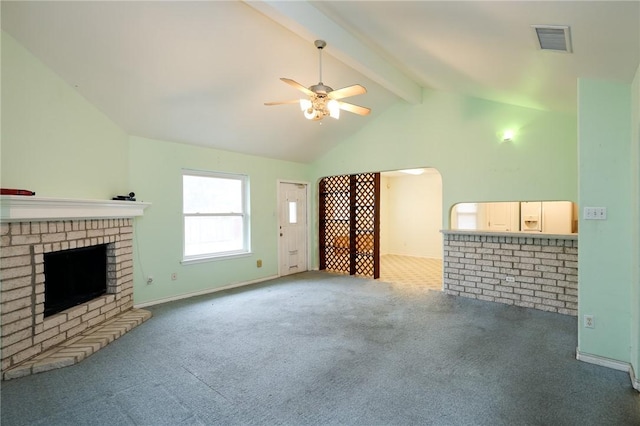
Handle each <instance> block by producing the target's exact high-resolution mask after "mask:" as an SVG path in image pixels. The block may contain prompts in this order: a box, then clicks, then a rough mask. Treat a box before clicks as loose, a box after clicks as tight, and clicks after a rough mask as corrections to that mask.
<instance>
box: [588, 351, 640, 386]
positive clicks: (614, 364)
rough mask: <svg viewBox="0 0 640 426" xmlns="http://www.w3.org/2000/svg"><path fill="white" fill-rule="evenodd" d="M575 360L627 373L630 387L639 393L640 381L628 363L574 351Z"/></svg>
mask: <svg viewBox="0 0 640 426" xmlns="http://www.w3.org/2000/svg"><path fill="white" fill-rule="evenodd" d="M576 359H577V360H578V361H583V362H587V363H589V364H595V365H599V366H602V367H607V368H612V369H614V370H618V371H626V372H628V373H629V378H630V379H631V386H633V388H634V389H635V390H637V391H638V392H640V379H638V378H636V375H635V373H634V371H633V366H632V365H631V364H630V363H628V362H623V361H618V360H615V359H611V358H605V357H602V356H598V355H592V354H587V353H584V352H580V351H579V350H578V349H576Z"/></svg>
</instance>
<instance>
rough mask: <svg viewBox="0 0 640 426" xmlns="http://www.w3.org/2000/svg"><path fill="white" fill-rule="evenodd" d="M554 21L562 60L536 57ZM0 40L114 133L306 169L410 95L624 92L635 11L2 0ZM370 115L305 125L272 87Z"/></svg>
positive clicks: (561, 97)
mask: <svg viewBox="0 0 640 426" xmlns="http://www.w3.org/2000/svg"><path fill="white" fill-rule="evenodd" d="M534 24H547V25H568V26H569V27H570V28H571V40H572V44H573V53H570V54H568V53H558V52H545V51H541V50H539V49H538V48H537V47H536V42H535V37H534V32H533V30H532V28H531V26H532V25H534ZM2 29H3V31H5V32H6V33H8V34H10V35H11V36H12V37H13V38H15V39H16V40H17V41H18V42H19V43H20V44H22V45H23V46H24V47H25V48H26V49H28V50H29V51H30V52H31V53H32V54H33V55H34V56H36V57H37V58H39V60H41V61H42V62H43V63H44V64H46V65H47V66H48V67H49V68H50V69H52V70H53V71H54V72H55V73H56V74H58V75H59V76H60V77H61V78H62V79H64V80H65V81H66V82H67V83H68V84H69V85H70V86H71V87H73V88H74V89H75V90H77V91H78V93H80V94H81V95H82V96H84V97H85V98H86V99H87V100H88V101H89V102H91V103H92V104H93V105H95V106H96V107H97V108H98V109H100V110H101V111H102V112H103V113H104V114H106V115H107V116H108V117H109V118H110V119H111V120H113V121H114V122H115V123H116V124H117V125H119V126H121V127H122V128H123V129H124V130H125V131H126V132H127V133H129V134H131V135H136V136H142V137H147V138H154V139H161V140H168V141H175V142H180V143H188V144H194V145H202V146H210V147H215V148H219V149H224V150H232V151H238V152H243V153H248V154H254V155H260V156H266V157H271V158H280V159H286V160H292V161H301V162H309V161H313V160H314V159H316V158H318V157H319V156H320V155H322V154H323V153H325V152H327V151H328V150H330V149H331V148H332V147H334V146H335V145H336V144H338V143H340V141H342V140H344V138H347V137H349V135H351V134H353V133H355V132H357V131H358V130H359V129H360V128H362V127H363V126H365V125H366V124H367V123H368V122H370V121H371V120H375V119H376V117H377V116H379V115H380V114H382V113H383V112H384V110H385V109H387V108H389V107H390V106H391V105H393V104H394V103H396V102H409V103H414V104H415V103H420V102H421V96H422V89H423V88H425V89H434V90H444V91H449V92H453V93H459V94H463V95H467V96H473V97H479V98H484V99H488V100H493V101H498V102H504V103H508V104H513V105H519V106H525V107H531V108H538V109H545V110H557V111H563V112H575V110H576V99H577V84H576V81H577V78H579V77H584V78H597V79H606V80H613V81H619V82H623V83H630V82H631V81H632V79H633V76H634V73H635V71H636V69H637V67H638V64H639V62H640V2H639V1H601V2H599V1H575V2H573V1H534V2H524V1H497V2H489V1H467V2H463V1H412V2H401V1H373V2H370V1H336V2H331V1H322V2H305V1H299V2H277V1H256V2H253V1H248V2H239V1H212V2H206V1H195V2H188V1H156V2H149V1H141V2H135V1H131V2H110V1H108V2H93V1H92V2H58V1H56V2H32V1H19V2H11V1H2ZM315 39H323V40H326V41H327V43H328V46H327V48H326V49H325V51H324V55H323V80H324V81H323V82H324V83H325V84H327V85H329V86H331V87H333V88H334V89H337V88H341V87H344V86H349V85H352V84H356V83H358V84H362V85H363V86H365V87H366V88H367V89H368V93H366V94H365V95H359V96H357V97H353V98H349V99H346V100H347V101H350V102H353V103H355V104H358V105H363V106H367V107H370V108H372V113H371V115H369V116H366V117H361V116H357V115H353V114H349V113H345V112H343V114H342V115H341V117H340V119H339V120H333V119H331V118H325V119H324V120H322V121H320V122H314V121H308V120H305V119H304V118H303V116H302V113H301V111H300V109H299V107H298V106H296V105H282V106H271V107H266V106H264V105H263V104H264V102H267V101H279V100H289V99H295V98H298V97H299V96H300V93H299V92H298V91H296V90H295V89H293V88H292V87H290V86H287V85H285V84H283V83H282V82H281V81H280V80H279V78H280V77H288V78H291V79H294V80H296V81H298V82H300V83H302V84H303V85H305V86H311V85H313V84H316V83H318V79H319V76H318V54H317V51H316V49H315V47H314V45H313V41H314V40H315Z"/></svg>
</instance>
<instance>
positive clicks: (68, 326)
mask: <svg viewBox="0 0 640 426" xmlns="http://www.w3.org/2000/svg"><path fill="white" fill-rule="evenodd" d="M0 205H1V206H2V222H1V223H0V238H1V249H2V250H0V281H1V291H0V303H1V311H0V312H1V315H2V316H1V335H2V341H1V351H2V352H1V353H2V355H1V357H2V361H1V362H2V372H3V373H4V372H5V371H6V370H7V369H10V368H12V367H14V366H16V365H18V364H20V363H22V362H24V361H25V360H28V359H30V358H32V357H34V356H36V355H38V354H40V353H42V352H44V351H46V350H48V349H49V348H51V347H53V346H55V345H58V344H60V343H62V342H64V341H66V340H68V339H71V338H73V337H74V336H78V335H80V334H81V333H83V332H84V331H85V330H87V329H88V328H90V327H93V326H95V325H98V324H100V323H103V322H105V321H107V320H109V319H110V318H113V317H114V316H116V315H118V314H120V313H122V312H125V311H127V310H129V309H131V308H132V307H133V217H135V216H140V215H142V212H143V210H144V208H146V207H147V206H148V203H139V202H129V201H100V200H84V201H83V200H66V199H44V198H36V197H19V196H2V198H1V199H0ZM103 244H104V245H106V252H107V259H106V264H107V283H106V285H107V291H106V294H104V295H101V296H98V297H97V298H95V299H92V300H90V301H88V302H86V303H82V304H79V305H77V306H73V307H71V308H68V309H66V310H64V311H62V312H59V313H56V314H54V315H51V316H48V317H46V318H45V316H44V300H45V286H46V282H45V273H44V255H45V253H52V252H57V251H61V250H70V249H76V248H82V247H89V246H96V245H103Z"/></svg>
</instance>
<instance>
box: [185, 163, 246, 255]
mask: <svg viewBox="0 0 640 426" xmlns="http://www.w3.org/2000/svg"><path fill="white" fill-rule="evenodd" d="M248 194H249V178H248V176H244V175H236V174H225V173H214V172H200V171H191V170H189V171H187V170H185V171H183V173H182V198H183V206H182V214H183V218H184V253H183V261H185V262H189V261H198V260H203V259H210V258H215V257H222V256H233V255H239V254H246V253H249V250H250V247H249V202H248V200H249V196H248Z"/></svg>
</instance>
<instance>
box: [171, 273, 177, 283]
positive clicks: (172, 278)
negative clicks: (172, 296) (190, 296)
mask: <svg viewBox="0 0 640 426" xmlns="http://www.w3.org/2000/svg"><path fill="white" fill-rule="evenodd" d="M177 279H178V274H176V273H175V272H174V273H172V274H171V281H175V280H177Z"/></svg>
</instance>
